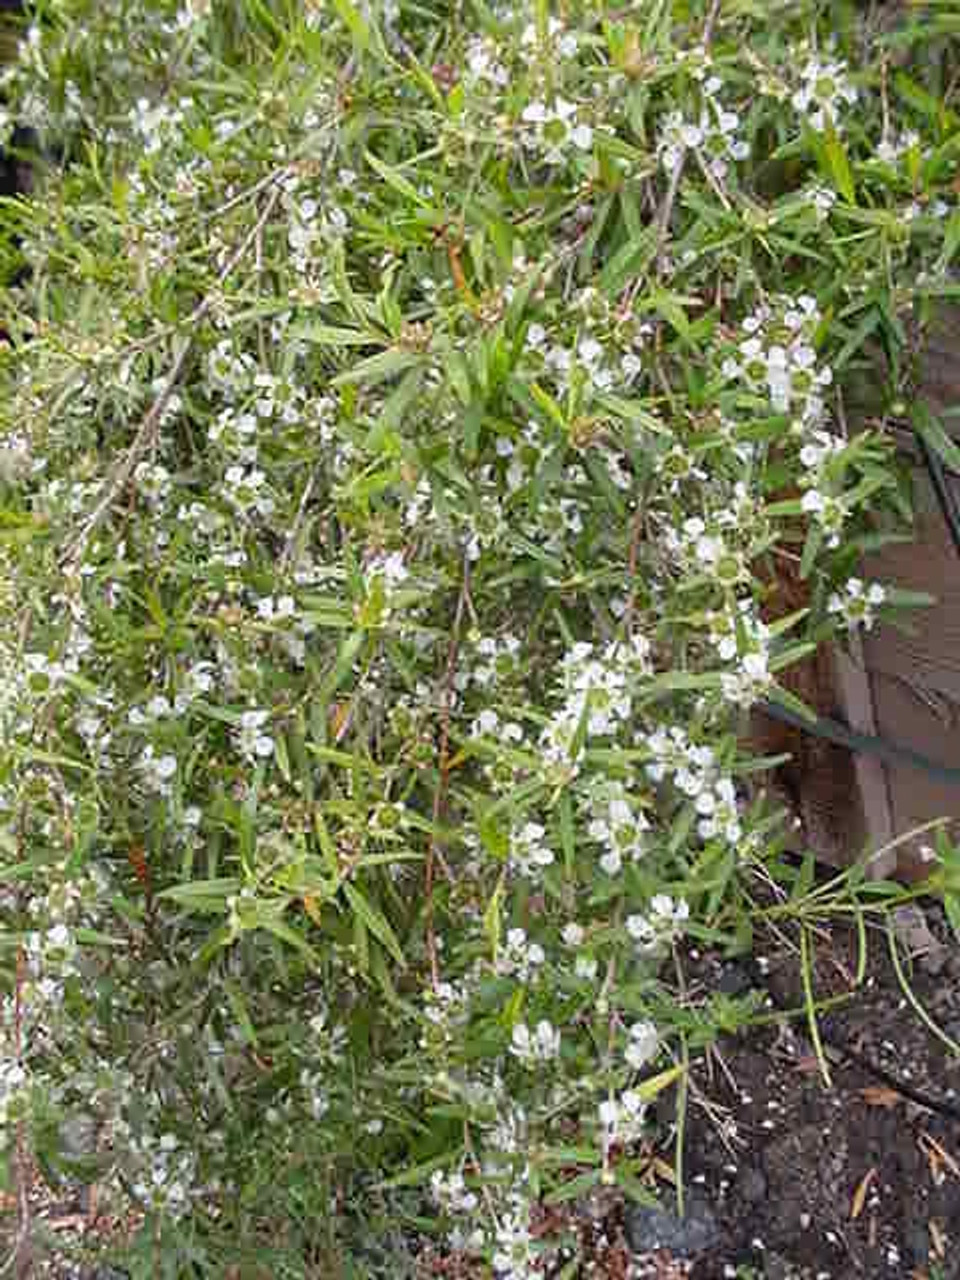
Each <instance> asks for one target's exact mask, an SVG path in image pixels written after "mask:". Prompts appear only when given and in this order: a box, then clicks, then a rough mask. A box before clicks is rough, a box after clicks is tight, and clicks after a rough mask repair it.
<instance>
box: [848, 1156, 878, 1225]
mask: <svg viewBox="0 0 960 1280" xmlns="http://www.w3.org/2000/svg"><path fill="white" fill-rule="evenodd" d="M876 1176H877V1167H876V1165H874V1166H873V1167H872V1168H870V1169H868V1170H867V1172H866V1173H865V1174H864V1175H863V1177H862V1178H861V1179H860V1181H859V1183H858V1184H857V1189H856V1191H854V1193H853V1204H852V1205H851V1206H850V1221H851V1222H856V1220H857V1219H858V1218H859V1217H860V1215H861V1213H863V1206H864V1204H865V1203H866V1200H867V1192H868V1191H869V1190H870V1187H871V1186H872V1185H873V1182H874V1180H875V1179H876Z"/></svg>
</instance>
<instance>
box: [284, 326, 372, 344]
mask: <svg viewBox="0 0 960 1280" xmlns="http://www.w3.org/2000/svg"><path fill="white" fill-rule="evenodd" d="M292 333H293V334H294V336H295V337H297V338H304V339H306V341H307V342H315V343H316V344H317V345H318V346H321V347H333V348H334V349H340V348H343V347H373V346H388V345H389V342H390V340H389V338H386V337H381V336H380V335H379V334H369V333H363V332H361V330H359V329H340V328H338V327H337V326H336V325H332V324H304V325H297V326H296V327H294V328H293V330H292Z"/></svg>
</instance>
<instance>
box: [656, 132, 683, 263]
mask: <svg viewBox="0 0 960 1280" xmlns="http://www.w3.org/2000/svg"><path fill="white" fill-rule="evenodd" d="M686 161H687V152H686V148H684V150H683V151H681V152H680V154H679V155H678V156H677V158H676V160H675V161H674V162H673V171H672V172H671V174H670V185H669V187H667V194H666V195H665V196H664V198H663V204H661V206H660V212H659V213H658V214H657V275H658V276H665V275H666V274H667V237H668V232H669V229H670V219H671V217H672V216H673V206H674V204H675V203H676V199H677V192H678V190H679V189H680V179H681V178H682V177H683V166H684V165H685V164H686Z"/></svg>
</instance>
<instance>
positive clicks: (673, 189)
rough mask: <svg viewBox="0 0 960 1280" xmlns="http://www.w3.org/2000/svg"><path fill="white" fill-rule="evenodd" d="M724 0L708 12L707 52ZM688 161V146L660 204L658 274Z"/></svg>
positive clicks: (676, 163)
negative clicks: (684, 168) (681, 180)
mask: <svg viewBox="0 0 960 1280" xmlns="http://www.w3.org/2000/svg"><path fill="white" fill-rule="evenodd" d="M722 2H723V0H713V3H712V4H711V6H710V12H709V13H708V14H707V20H706V22H705V23H704V26H703V48H704V51H705V52H706V51H707V50H709V48H710V42H711V41H712V40H713V32H714V28H715V27H716V25H717V18H718V17H719V16H720V6H721V4H722ZM686 162H687V151H686V147H684V149H683V150H682V151H681V152H680V154H679V155H678V156H677V158H676V160H675V161H674V164H673V170H672V172H671V174H670V185H669V187H667V194H666V195H665V196H664V199H663V204H662V205H661V206H660V212H659V213H658V215H657V275H658V276H660V277H663V276H664V275H666V271H667V239H668V234H669V231H670V219H671V217H672V216H673V206H674V205H675V204H676V200H677V192H678V191H679V189H680V179H681V178H682V177H683V167H684V165H685V164H686Z"/></svg>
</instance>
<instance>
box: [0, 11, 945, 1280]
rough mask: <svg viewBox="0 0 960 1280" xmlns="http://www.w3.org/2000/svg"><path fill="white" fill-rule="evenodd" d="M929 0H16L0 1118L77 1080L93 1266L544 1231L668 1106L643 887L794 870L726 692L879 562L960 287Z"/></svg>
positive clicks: (720, 1015)
mask: <svg viewBox="0 0 960 1280" xmlns="http://www.w3.org/2000/svg"><path fill="white" fill-rule="evenodd" d="M922 8H923V10H924V12H923V15H922V16H918V17H916V18H915V19H913V20H909V19H907V18H904V19H902V20H898V19H897V17H896V15H894V16H893V18H890V17H889V15H888V16H887V18H886V19H885V22H886V25H885V26H884V27H882V28H881V27H879V26H877V25H876V21H877V20H876V19H875V18H874V17H872V16H870V15H865V14H864V13H861V12H860V11H859V10H858V9H857V8H856V7H855V6H853V5H850V4H844V3H839V2H838V3H832V4H830V3H820V4H817V3H811V2H808V0H783V2H779V3H764V4H754V3H751V0H710V3H708V4H698V3H697V2H696V0H645V2H643V3H635V4H627V5H608V4H606V3H605V0H590V2H588V0H584V2H583V3H579V2H578V0H572V2H571V3H567V4H563V5H557V6H556V7H552V6H548V5H547V4H546V3H543V2H542V0H534V2H533V3H530V4H527V3H517V4H504V5H502V6H499V7H497V6H494V7H488V6H487V5H486V4H484V3H481V0H469V2H466V3H458V4H455V5H450V6H445V5H442V4H437V5H435V4H432V3H431V2H430V0H426V2H425V3H411V2H408V0H384V2H383V3H381V2H380V0H369V2H368V3H364V4H355V3H353V0H329V3H324V2H322V0H310V2H309V3H305V4H302V5H301V4H296V3H293V2H290V3H286V2H284V0H228V2H226V3H222V4H212V3H205V2H204V0H186V2H185V3H182V4H179V5H178V4H176V3H165V2H163V0H142V2H141V3H133V2H132V0H97V3H93V2H92V0H37V3H36V4H34V5H31V6H30V9H29V13H28V15H27V17H26V20H25V25H24V28H23V31H22V35H21V40H20V44H19V53H18V56H17V59H16V60H15V61H14V62H13V63H12V64H11V65H9V67H8V68H7V70H6V72H5V74H4V84H5V94H6V115H5V121H6V128H7V129H8V131H9V130H10V129H12V127H13V123H14V122H17V123H18V124H20V125H21V126H29V128H30V129H32V130H33V131H34V134H35V136H36V138H37V141H38V150H39V153H40V155H41V156H42V157H43V158H42V159H40V160H38V161H37V173H36V177H35V186H34V191H33V194H32V195H31V196H30V197H23V198H19V199H15V200H8V201H7V202H6V204H5V207H4V213H3V225H4V240H3V264H4V270H5V272H6V278H7V285H6V291H5V308H4V311H5V319H4V325H5V334H6V341H5V344H4V347H3V357H2V379H3V395H2V397H0V415H2V422H0V487H2V510H0V556H2V574H0V588H2V611H3V625H2V628H0V645H2V665H0V673H2V675H0V723H2V749H0V849H2V852H3V868H2V882H3V888H2V898H0V908H2V914H3V921H4V933H3V939H4V952H3V956H4V964H5V967H4V975H5V981H6V987H5V993H4V998H3V1015H4V1017H3V1028H4V1029H3V1045H2V1053H3V1056H2V1059H0V1127H2V1135H3V1139H4V1142H5V1144H6V1149H7V1152H8V1154H9V1155H10V1157H11V1167H12V1168H13V1170H14V1172H15V1174H17V1175H18V1176H21V1177H22V1176H23V1171H24V1168H25V1162H28V1161H30V1160H36V1161H39V1162H40V1163H41V1165H42V1167H43V1168H44V1169H45V1170H46V1171H47V1172H48V1173H49V1174H50V1176H53V1175H55V1174H57V1173H58V1172H59V1173H62V1172H63V1171H64V1169H65V1168H66V1167H67V1164H68V1160H67V1157H66V1155H65V1153H64V1150H63V1144H62V1142H61V1141H60V1136H61V1135H62V1130H63V1124H64V1122H65V1121H68V1120H70V1118H71V1117H73V1118H76V1116H77V1115H80V1116H86V1117H88V1118H89V1119H90V1120H91V1121H92V1123H93V1124H94V1126H95V1129H96V1142H95V1144H92V1145H91V1150H90V1152H89V1156H88V1158H87V1159H86V1162H85V1163H83V1162H81V1163H82V1164H83V1171H82V1172H83V1176H86V1177H88V1178H90V1179H93V1180H96V1181H97V1183H98V1185H99V1188H100V1192H99V1194H100V1197H101V1200H100V1203H101V1207H104V1212H109V1213H111V1214H114V1215H116V1216H117V1217H118V1218H119V1219H123V1220H125V1221H126V1222H127V1224H128V1226H129V1227H130V1231H131V1232H132V1234H131V1235H130V1236H129V1238H128V1239H127V1242H126V1243H125V1244H123V1246H122V1256H123V1258H124V1260H125V1262H126V1264H127V1265H128V1266H129V1267H131V1269H134V1270H136V1269H137V1268H139V1271H137V1274H145V1275H156V1274H160V1273H161V1270H162V1273H163V1274H168V1275H171V1276H172V1275H181V1274H188V1273H191V1274H201V1273H202V1274H204V1275H206V1274H215V1273H217V1271H218V1270H219V1269H221V1268H224V1267H227V1266H231V1265H236V1264H244V1263H246V1262H248V1261H250V1260H256V1261H257V1262H258V1263H260V1264H261V1265H262V1266H263V1267H264V1268H265V1269H266V1271H267V1272H269V1274H275V1275H287V1274H289V1275H305V1274H324V1275H333V1274H342V1275H357V1276H361V1275H370V1276H372V1275H384V1276H386V1275H389V1276H398V1275H402V1274H406V1273H407V1272H409V1271H411V1269H412V1267H413V1265H414V1259H415V1257H416V1255H419V1256H420V1258H421V1260H422V1259H423V1258H424V1257H426V1254H427V1251H428V1250H433V1254H434V1256H436V1257H440V1256H443V1255H444V1254H446V1253H449V1254H450V1255H451V1256H454V1255H455V1256H456V1257H457V1258H458V1259H459V1262H460V1265H462V1266H463V1267H464V1268H472V1272H471V1273H473V1274H476V1275H487V1276H489V1275H493V1276H496V1277H498V1278H499V1280H525V1278H526V1277H529V1276H535V1275H542V1274H546V1272H545V1270H544V1268H545V1267H546V1266H547V1264H548V1263H549V1264H551V1265H552V1264H553V1263H555V1262H556V1261H557V1260H558V1259H559V1258H562V1257H564V1256H566V1257H567V1258H568V1259H569V1262H568V1263H567V1267H568V1269H567V1270H566V1271H565V1272H564V1274H565V1275H574V1274H576V1266H577V1259H576V1254H575V1248H574V1246H575V1241H574V1240H573V1239H572V1237H570V1236H569V1235H568V1236H566V1237H565V1236H564V1235H563V1231H562V1226H561V1227H560V1228H559V1234H556V1233H554V1234H552V1233H551V1230H550V1225H551V1223H553V1224H554V1225H556V1223H557V1221H560V1222H561V1223H562V1217H561V1218H560V1219H559V1220H558V1219H557V1218H556V1217H555V1216H554V1217H550V1215H549V1214H548V1212H547V1207H548V1206H550V1205H555V1204H560V1203H562V1202H563V1201H565V1200H572V1199H574V1198H576V1197H577V1196H579V1195H581V1194H585V1193H586V1192H588V1191H589V1190H591V1189H592V1188H594V1187H598V1186H619V1187H620V1189H621V1190H622V1192H623V1193H624V1194H627V1195H638V1194H641V1195H642V1194H644V1186H645V1185H646V1186H648V1187H649V1186H650V1185H651V1184H650V1182H649V1179H648V1178H647V1173H648V1172H649V1171H650V1169H652V1168H653V1165H652V1163H651V1158H652V1157H651V1153H654V1152H656V1151H657V1150H662V1151H663V1152H664V1153H666V1154H667V1155H668V1158H672V1157H670V1156H669V1135H666V1134H661V1133H658V1132H657V1129H656V1125H655V1123H654V1121H653V1119H652V1117H651V1115H650V1114H648V1104H649V1103H650V1101H651V1100H652V1099H653V1098H654V1097H655V1096H656V1095H657V1094H658V1093H661V1092H663V1091H664V1090H666V1089H678V1090H679V1094H680V1103H681V1106H682V1101H683V1097H684V1089H685V1087H686V1079H687V1076H686V1073H687V1071H688V1069H689V1064H690V1063H691V1062H694V1061H695V1060H696V1058H697V1055H698V1054H699V1053H700V1052H702V1051H703V1050H704V1049H705V1048H706V1047H707V1046H708V1045H709V1044H710V1043H711V1042H712V1040H713V1039H714V1038H715V1037H716V1035H717V1034H719V1033H720V1032H721V1031H723V1030H732V1029H735V1028H736V1027H737V1026H740V1025H744V1024H745V1023H746V1022H748V1021H749V1018H750V1014H751V1010H752V1005H751V1002H750V1001H749V1000H742V999H741V1000H739V1001H738V1000H732V999H730V998H727V997H724V996H722V995H721V994H719V993H711V992H709V991H706V992H700V993H699V994H698V993H697V992H696V991H689V990H686V989H685V987H684V984H683V955H684V944H685V943H686V942H688V941H689V942H692V943H694V944H698V945H704V944H706V945H709V946H713V947H720V948H726V949H728V950H736V949H740V948H745V947H748V946H749V944H750V930H751V923H752V921H753V919H754V913H755V910H756V909H757V908H756V901H757V894H758V891H759V887H760V886H761V885H768V886H770V887H772V889H773V890H774V891H780V886H781V885H782V884H785V883H788V881H789V877H790V875H792V873H791V872H790V869H789V867H788V866H787V864H786V863H785V862H784V861H783V860H782V859H781V858H780V856H779V854H780V850H781V840H780V835H779V831H780V817H779V815H778V814H777V813H776V812H775V811H773V810H771V809H770V808H769V807H766V806H765V804H764V802H763V799H762V796H761V795H760V794H759V793H757V792H756V791H755V789H754V788H753V787H752V775H753V774H754V773H755V772H756V771H757V768H758V763H759V762H758V761H756V760H755V759H754V758H753V757H752V755H751V753H750V749H749V743H748V742H747V741H745V739H744V735H743V729H744V726H745V724H746V716H747V713H748V712H749V710H750V708H752V707H754V706H756V704H757V703H758V702H759V701H761V700H765V701H767V702H774V703H775V702H778V701H779V702H781V703H782V704H786V705H788V706H792V707H793V709H794V710H795V711H796V710H798V708H797V706H796V700H795V699H794V698H793V696H792V695H791V694H790V692H789V690H788V688H787V687H786V686H785V685H784V684H783V683H782V680H783V673H784V672H785V671H787V669H788V668H789V667H790V666H791V664H793V663H794V662H796V661H798V660H799V659H801V658H803V657H804V656H806V655H808V654H809V653H810V652H811V651H812V649H813V648H814V646H815V645H816V644H818V643H823V642H826V641H827V640H828V639H829V638H830V637H835V638H837V639H838V641H839V642H841V643H842V642H843V637H844V636H845V634H846V633H847V631H848V629H850V628H855V627H858V626H861V625H863V626H870V625H872V624H873V623H874V622H875V621H876V620H884V621H886V620H889V619H890V618H894V617H896V616H897V615H898V614H899V613H900V612H901V611H902V609H903V608H904V607H906V606H908V605H910V604H912V603H916V601H915V600H913V599H912V598H911V597H910V596H909V595H908V594H907V593H905V592H902V591H899V590H898V589H897V587H896V584H892V583H873V582H865V581H863V575H862V571H861V570H860V567H859V562H860V556H861V553H862V552H863V551H864V550H865V549H867V548H870V547H875V546H877V545H878V544H879V543H881V542H882V541H883V539H884V538H885V537H887V536H890V534H891V533H894V532H896V530H897V529H898V528H899V529H900V530H901V531H902V529H903V527H904V524H905V522H906V520H907V518H908V516H909V503H908V493H907V490H906V488H905V485H904V482H903V477H902V475H901V474H900V471H899V468H898V464H897V461H896V458H895V453H894V446H893V442H892V441H893V436H892V434H891V431H890V427H891V425H892V424H894V423H895V422H896V420H897V419H900V418H903V416H904V415H905V413H906V409H905V407H904V406H905V404H907V403H908V402H909V401H910V398H911V392H912V385H913V383H912V379H913V377H914V373H915V368H914V363H915V362H914V354H915V352H916V350H917V348H918V343H919V341H920V338H921V337H922V329H923V325H924V324H925V323H926V322H927V320H928V319H929V317H930V315H931V314H932V307H933V306H934V304H935V302H936V300H937V299H938V298H941V297H949V296H951V295H952V294H953V293H955V292H956V286H955V285H954V284H953V283H952V276H951V263H952V260H953V258H954V256H955V253H956V250H957V248H958V247H960V212H958V206H957V197H956V180H957V158H958V155H960V152H958V148H957V139H958V137H960V132H958V130H960V123H958V116H957V113H956V107H955V104H954V103H953V101H952V96H955V86H956V83H957V76H956V71H957V66H956V62H957V59H956V49H955V48H954V47H952V46H951V43H950V37H951V35H953V34H956V30H957V22H956V18H955V16H954V15H953V12H952V9H951V7H950V6H949V5H946V4H944V5H938V4H935V3H930V4H928V5H926V6H922ZM872 12H873V11H872V9H871V15H872ZM858 369H860V370H866V371H867V378H866V381H868V382H870V383H871V391H872V396H871V398H870V402H869V404H867V405H862V404H861V405H860V407H859V411H858V412H857V413H856V414H854V413H853V411H852V408H851V403H850V391H849V389H850V388H851V387H852V386H853V385H854V383H855V382H856V375H857V371H858ZM864 380H865V379H864V378H863V377H861V378H860V382H861V383H862V382H863V381H864ZM841 386H843V387H846V388H847V399H846V400H845V398H844V395H843V394H841V390H840V388H841ZM861 398H862V397H861ZM918 421H919V422H920V424H921V429H923V430H924V431H925V432H926V434H927V437H928V438H929V439H930V440H931V441H932V442H933V445H934V447H936V448H939V449H941V450H943V451H945V452H946V453H947V454H948V455H949V453H950V450H951V449H952V446H951V445H950V444H949V441H948V440H947V438H946V436H945V433H944V432H943V430H942V427H941V426H940V425H939V424H937V422H936V421H935V420H934V419H931V418H929V416H923V415H921V416H920V417H919V418H918ZM784 574H789V575H791V576H792V579H793V580H795V581H802V582H803V583H805V584H806V585H805V592H806V595H805V600H806V603H805V605H804V607H803V608H802V609H800V610H799V611H798V610H793V611H792V612H791V611H789V610H787V609H785V607H784V606H783V602H782V599H781V597H780V594H779V592H778V586H777V584H778V582H779V581H780V579H781V578H782V576H783V575H784ZM799 710H802V708H799ZM681 1114H682V1113H681ZM661 1163H662V1162H661ZM564 1249H566V1250H567V1253H566V1255H564V1253H563V1250H564ZM405 1259H407V1261H405ZM190 1268H193V1271H192V1272H191V1271H190ZM404 1268H406V1269H407V1271H405V1270H404ZM551 1274H556V1271H553V1272H551Z"/></svg>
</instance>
